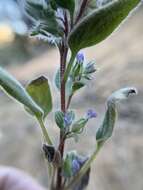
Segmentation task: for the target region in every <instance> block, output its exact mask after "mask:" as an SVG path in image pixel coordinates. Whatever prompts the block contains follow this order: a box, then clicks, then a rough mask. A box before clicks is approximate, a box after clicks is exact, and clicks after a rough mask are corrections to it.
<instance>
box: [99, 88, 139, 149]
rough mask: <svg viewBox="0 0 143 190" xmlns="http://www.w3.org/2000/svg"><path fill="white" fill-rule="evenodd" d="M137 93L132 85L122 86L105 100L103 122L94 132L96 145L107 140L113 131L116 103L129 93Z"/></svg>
mask: <svg viewBox="0 0 143 190" xmlns="http://www.w3.org/2000/svg"><path fill="white" fill-rule="evenodd" d="M135 94H137V90H136V89H135V88H134V87H129V88H123V89H120V90H118V91H116V92H114V93H113V94H112V95H111V96H110V97H109V98H108V100H107V111H106V114H105V117H104V121H103V124H102V125H101V127H100V128H99V129H98V131H97V133H96V140H97V144H98V146H101V145H103V144H104V143H105V141H106V140H108V139H109V138H110V137H111V136H112V133H113V129H114V125H115V121H116V117H117V110H116V103H117V102H118V101H121V100H123V99H126V98H128V97H129V96H130V95H135Z"/></svg>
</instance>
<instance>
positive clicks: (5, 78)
mask: <svg viewBox="0 0 143 190" xmlns="http://www.w3.org/2000/svg"><path fill="white" fill-rule="evenodd" d="M0 86H2V87H3V89H4V90H5V91H6V92H7V93H8V94H9V95H10V96H11V97H13V98H15V99H16V100H17V101H19V102H20V103H22V104H23V105H24V106H26V107H27V108H28V109H29V110H30V111H31V112H32V113H33V114H34V115H36V116H37V117H42V115H43V111H42V110H41V108H40V107H39V106H38V105H37V104H36V103H35V102H34V101H33V99H32V98H31V97H30V96H29V94H28V93H27V92H26V90H25V89H24V88H23V86H22V85H21V84H20V83H19V82H18V81H17V80H16V79H15V78H13V77H12V76H11V75H10V74H9V73H8V72H7V71H5V70H4V69H2V68H0Z"/></svg>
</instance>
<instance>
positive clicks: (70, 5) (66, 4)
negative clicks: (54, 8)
mask: <svg viewBox="0 0 143 190" xmlns="http://www.w3.org/2000/svg"><path fill="white" fill-rule="evenodd" d="M55 1H56V3H57V4H58V5H59V6H61V7H63V8H65V9H68V10H69V11H70V13H71V14H72V15H73V13H74V10H75V0H68V1H67V0H55Z"/></svg>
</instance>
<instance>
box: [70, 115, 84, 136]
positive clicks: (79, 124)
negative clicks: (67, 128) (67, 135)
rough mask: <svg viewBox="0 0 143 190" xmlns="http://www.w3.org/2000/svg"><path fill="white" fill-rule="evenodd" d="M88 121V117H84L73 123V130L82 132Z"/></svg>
mask: <svg viewBox="0 0 143 190" xmlns="http://www.w3.org/2000/svg"><path fill="white" fill-rule="evenodd" d="M87 122H88V119H84V118H81V119H79V120H78V121H76V122H75V123H74V124H73V126H72V132H73V133H77V134H79V133H81V132H82V131H83V129H84V127H85V125H86V124H87Z"/></svg>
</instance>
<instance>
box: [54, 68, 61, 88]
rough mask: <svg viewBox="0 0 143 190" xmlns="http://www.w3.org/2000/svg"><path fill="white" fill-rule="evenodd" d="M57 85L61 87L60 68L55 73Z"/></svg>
mask: <svg viewBox="0 0 143 190" xmlns="http://www.w3.org/2000/svg"><path fill="white" fill-rule="evenodd" d="M55 85H56V87H57V89H58V90H60V89H61V79H60V69H58V70H57V72H56V75H55Z"/></svg>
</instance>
